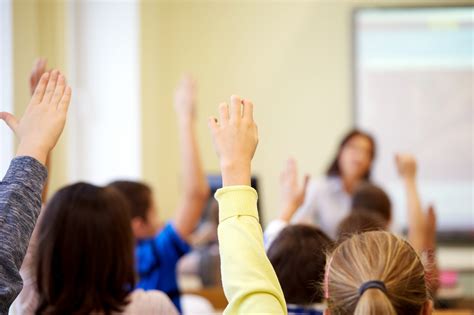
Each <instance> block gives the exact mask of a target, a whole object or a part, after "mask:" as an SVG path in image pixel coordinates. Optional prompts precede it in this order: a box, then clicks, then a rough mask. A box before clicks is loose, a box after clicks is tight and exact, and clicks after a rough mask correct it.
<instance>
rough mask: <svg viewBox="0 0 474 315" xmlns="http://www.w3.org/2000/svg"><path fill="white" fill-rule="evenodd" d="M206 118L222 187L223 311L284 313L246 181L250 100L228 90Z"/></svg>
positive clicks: (251, 139) (251, 149) (253, 130)
mask: <svg viewBox="0 0 474 315" xmlns="http://www.w3.org/2000/svg"><path fill="white" fill-rule="evenodd" d="M219 112H220V119H219V120H217V119H216V118H214V117H211V118H210V119H209V128H210V129H211V133H212V138H213V140H214V146H215V148H216V151H217V154H218V156H219V160H220V167H221V172H222V182H223V185H224V187H223V188H222V189H220V190H218V191H217V193H216V199H217V201H218V202H219V228H218V237H219V246H220V249H219V250H220V255H221V272H222V284H223V287H224V293H225V295H226V297H227V300H228V301H229V304H228V306H227V308H226V309H225V313H226V314H286V313H287V310H286V304H285V299H284V296H283V291H282V290H281V287H280V284H279V282H278V279H277V276H276V274H275V271H274V270H273V267H272V265H271V264H270V261H269V260H268V258H267V256H266V255H265V249H264V247H263V238H262V230H261V227H260V224H259V223H258V212H257V192H256V191H255V190H254V189H252V188H251V187H250V174H251V161H252V158H253V155H254V153H255V149H256V147H257V142H258V132H257V126H256V125H255V123H254V121H253V104H252V103H251V102H250V101H247V100H243V101H242V100H241V99H240V98H239V97H238V96H232V98H231V104H230V108H229V106H228V105H227V104H226V103H222V104H220V106H219Z"/></svg>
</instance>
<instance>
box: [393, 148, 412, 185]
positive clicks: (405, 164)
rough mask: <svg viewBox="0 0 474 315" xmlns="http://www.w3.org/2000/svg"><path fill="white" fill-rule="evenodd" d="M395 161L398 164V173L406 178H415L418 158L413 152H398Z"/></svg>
mask: <svg viewBox="0 0 474 315" xmlns="http://www.w3.org/2000/svg"><path fill="white" fill-rule="evenodd" d="M395 163H396V165H397V169H398V173H399V174H400V176H401V177H403V178H404V179H413V178H415V176H416V170H417V165H416V160H415V157H414V156H413V155H411V154H396V155H395Z"/></svg>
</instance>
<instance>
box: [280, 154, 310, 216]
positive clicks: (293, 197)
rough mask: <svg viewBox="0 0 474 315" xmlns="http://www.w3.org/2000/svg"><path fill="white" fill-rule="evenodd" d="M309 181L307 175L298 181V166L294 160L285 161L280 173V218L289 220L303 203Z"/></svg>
mask: <svg viewBox="0 0 474 315" xmlns="http://www.w3.org/2000/svg"><path fill="white" fill-rule="evenodd" d="M308 183H309V175H305V176H304V180H303V182H302V183H301V184H300V183H299V182H298V167H297V165H296V160H295V159H293V158H290V159H288V160H287V162H286V166H285V169H284V170H283V171H282V172H281V174H280V188H281V196H282V211H281V213H280V219H281V220H284V221H287V222H289V221H290V220H291V218H292V217H293V215H294V214H295V212H296V210H298V208H299V207H300V206H301V205H302V204H303V202H304V199H305V195H306V188H307V187H308Z"/></svg>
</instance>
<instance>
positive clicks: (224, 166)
mask: <svg viewBox="0 0 474 315" xmlns="http://www.w3.org/2000/svg"><path fill="white" fill-rule="evenodd" d="M221 172H222V185H223V186H235V185H247V186H250V176H251V163H250V161H221Z"/></svg>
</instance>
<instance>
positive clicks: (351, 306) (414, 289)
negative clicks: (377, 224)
mask: <svg viewBox="0 0 474 315" xmlns="http://www.w3.org/2000/svg"><path fill="white" fill-rule="evenodd" d="M325 291H326V297H327V298H328V306H329V309H330V311H331V314H357V315H362V314H364V315H366V314H372V315H375V314H404V315H415V314H416V315H419V314H420V313H421V310H422V309H423V305H424V303H425V302H426V301H427V300H428V292H427V289H426V284H425V277H424V269H423V265H422V263H421V261H420V259H419V257H418V256H417V254H416V252H415V250H414V249H413V248H412V247H411V246H410V245H409V244H408V243H407V242H406V241H404V240H402V239H401V238H398V237H397V236H395V235H393V234H390V233H388V232H382V231H378V232H367V233H363V234H358V235H354V236H352V237H351V238H350V239H347V240H346V241H344V242H342V243H341V244H339V245H338V246H337V247H336V249H335V250H334V252H333V253H332V254H331V255H330V256H329V257H328V264H327V267H326V279H325Z"/></svg>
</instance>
